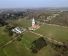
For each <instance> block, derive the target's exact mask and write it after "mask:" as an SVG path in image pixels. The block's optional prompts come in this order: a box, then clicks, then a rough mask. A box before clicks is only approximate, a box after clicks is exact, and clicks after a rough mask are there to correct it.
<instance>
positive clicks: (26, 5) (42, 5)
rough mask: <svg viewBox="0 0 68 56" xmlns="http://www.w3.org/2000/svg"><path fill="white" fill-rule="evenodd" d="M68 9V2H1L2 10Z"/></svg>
mask: <svg viewBox="0 0 68 56" xmlns="http://www.w3.org/2000/svg"><path fill="white" fill-rule="evenodd" d="M45 7H56V8H57V7H68V0H0V8H45Z"/></svg>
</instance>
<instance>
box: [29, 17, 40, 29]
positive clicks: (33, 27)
mask: <svg viewBox="0 0 68 56" xmlns="http://www.w3.org/2000/svg"><path fill="white" fill-rule="evenodd" d="M39 27H40V26H39V25H38V24H36V22H35V19H34V18H33V19H32V26H31V27H29V30H36V29H38V28H39Z"/></svg>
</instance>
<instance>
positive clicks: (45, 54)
mask: <svg viewBox="0 0 68 56" xmlns="http://www.w3.org/2000/svg"><path fill="white" fill-rule="evenodd" d="M28 21H29V20H28ZM28 21H25V20H23V19H22V20H19V21H18V22H17V24H18V23H19V24H20V25H21V26H22V27H27V25H28V26H30V23H29V24H28ZM24 25H25V26H24ZM34 32H36V33H40V34H42V35H44V36H46V37H50V38H54V39H56V40H57V41H62V42H63V41H67V40H68V28H64V27H61V26H52V25H48V24H44V25H41V27H40V28H39V29H38V30H36V31H34ZM39 37H40V36H37V35H35V34H33V33H31V32H29V31H26V32H24V34H23V36H22V39H21V41H17V40H16V41H14V42H12V43H11V44H8V45H7V46H5V47H4V48H1V47H0V56H54V54H55V51H54V50H53V49H52V48H51V47H50V46H49V45H48V46H46V47H44V48H42V49H41V50H40V51H39V52H38V53H37V54H33V53H32V52H31V49H30V47H31V43H32V42H33V41H34V40H36V39H38V38H39ZM9 40H11V37H9V36H8V33H6V32H4V27H0V43H2V42H4V44H5V43H6V42H8V41H9ZM0 45H1V44H0Z"/></svg>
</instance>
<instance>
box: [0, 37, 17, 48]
mask: <svg viewBox="0 0 68 56" xmlns="http://www.w3.org/2000/svg"><path fill="white" fill-rule="evenodd" d="M16 39H17V37H15V38H14V39H12V40H10V41H8V42H7V43H6V44H4V45H2V46H0V47H5V46H7V45H8V44H10V43H12V42H14V41H15V40H16Z"/></svg>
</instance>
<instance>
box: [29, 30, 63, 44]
mask: <svg viewBox="0 0 68 56" xmlns="http://www.w3.org/2000/svg"><path fill="white" fill-rule="evenodd" d="M30 32H31V33H33V34H35V35H38V36H40V37H46V36H43V35H42V34H39V33H36V32H33V31H30ZM46 38H47V40H48V41H49V42H51V43H54V44H59V45H63V43H62V42H60V41H57V40H54V39H51V38H50V37H46Z"/></svg>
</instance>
